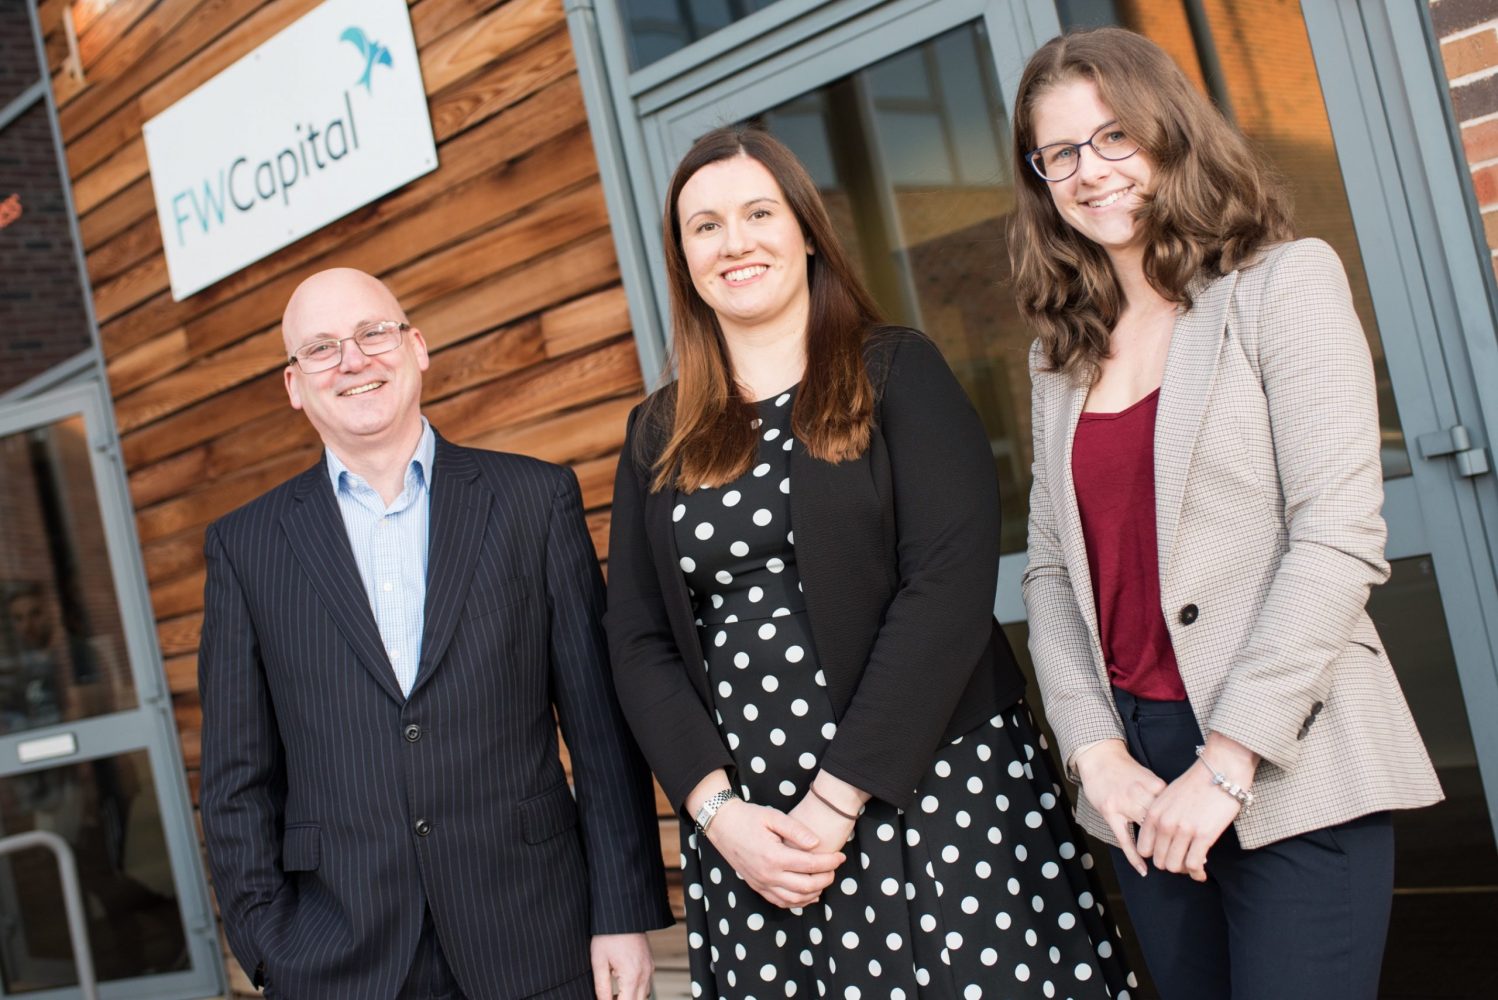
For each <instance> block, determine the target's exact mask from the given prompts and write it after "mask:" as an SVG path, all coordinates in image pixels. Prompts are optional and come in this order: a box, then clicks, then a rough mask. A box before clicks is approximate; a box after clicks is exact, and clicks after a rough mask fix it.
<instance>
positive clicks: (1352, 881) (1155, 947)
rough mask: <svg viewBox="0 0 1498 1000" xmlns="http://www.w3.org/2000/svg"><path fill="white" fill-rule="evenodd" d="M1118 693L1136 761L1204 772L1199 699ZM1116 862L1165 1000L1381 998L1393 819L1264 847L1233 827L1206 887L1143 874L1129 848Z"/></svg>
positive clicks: (1376, 818)
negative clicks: (1246, 841) (1247, 845)
mask: <svg viewBox="0 0 1498 1000" xmlns="http://www.w3.org/2000/svg"><path fill="white" fill-rule="evenodd" d="M1113 694H1114V701H1115V702H1116V704H1117V705H1118V711H1119V715H1120V717H1121V718H1122V719H1123V723H1124V732H1125V734H1126V736H1127V739H1128V744H1129V752H1130V754H1131V755H1132V756H1133V757H1134V759H1135V760H1137V761H1139V762H1140V763H1141V764H1143V765H1144V766H1145V767H1147V768H1149V769H1150V770H1151V771H1154V772H1155V773H1156V774H1158V775H1159V776H1160V777H1161V778H1162V779H1164V780H1165V781H1167V782H1169V781H1173V780H1175V778H1176V777H1178V776H1179V775H1180V774H1182V773H1183V772H1184V771H1185V770H1186V769H1187V768H1188V767H1193V766H1196V767H1200V766H1201V765H1200V764H1197V763H1196V747H1197V746H1199V745H1200V744H1201V743H1202V732H1201V728H1200V727H1199V726H1198V725H1197V721H1196V717H1195V715H1193V714H1192V711H1191V705H1190V703H1189V702H1185V701H1178V702H1172V701H1150V700H1148V699H1144V698H1137V697H1135V696H1134V695H1131V694H1129V693H1128V692H1127V691H1122V690H1120V689H1118V688H1114V689H1113ZM1348 752H1349V753H1355V752H1356V750H1355V749H1353V748H1349V751H1348ZM1349 766H1350V765H1349ZM1113 861H1114V869H1115V871H1117V873H1118V880H1119V883H1120V885H1121V887H1122V889H1123V895H1124V902H1125V904H1126V905H1127V906H1128V909H1129V916H1130V918H1131V919H1132V920H1133V922H1134V928H1135V931H1136V932H1137V934H1138V935H1139V944H1140V947H1141V949H1142V950H1143V952H1144V960H1145V963H1146V964H1147V965H1148V966H1149V970H1150V975H1151V976H1153V977H1154V980H1155V984H1156V985H1157V986H1158V987H1159V989H1160V995H1161V998H1162V1000H1373V998H1375V997H1377V995H1378V975H1379V967H1380V965H1381V964H1382V961H1383V951H1384V939H1385V937H1386V936H1387V934H1388V930H1389V908H1390V906H1391V904H1392V902H1393V894H1394V830H1393V825H1392V823H1391V821H1390V819H1389V814H1388V813H1386V812H1384V813H1374V814H1372V815H1368V816H1362V817H1359V818H1358V819H1355V820H1352V821H1351V822H1348V823H1342V824H1340V825H1337V826H1332V827H1325V828H1323V829H1320V830H1312V831H1311V832H1309V833H1304V834H1301V835H1300V836H1298V837H1291V838H1289V839H1287V840H1282V841H1278V842H1276V843H1273V844H1267V845H1265V846H1263V847H1259V848H1256V849H1254V850H1252V851H1249V850H1244V849H1243V847H1242V846H1240V845H1239V843H1238V838H1237V836H1236V834H1235V833H1234V832H1233V828H1232V827H1228V829H1227V830H1226V831H1225V832H1224V833H1223V835H1222V837H1221V838H1220V839H1219V840H1218V841H1217V843H1216V844H1215V845H1214V846H1213V847H1212V849H1211V850H1210V851H1208V852H1207V876H1208V878H1207V881H1206V882H1204V883H1203V882H1194V881H1192V880H1191V879H1190V878H1189V877H1188V876H1185V875H1175V874H1171V873H1170V872H1165V871H1160V870H1159V869H1157V868H1154V867H1153V866H1151V867H1150V869H1149V874H1148V875H1147V876H1145V877H1144V878H1140V877H1139V875H1138V874H1137V873H1136V872H1135V871H1134V870H1133V869H1132V868H1130V867H1129V864H1128V862H1127V861H1126V860H1125V859H1124V856H1123V852H1122V851H1120V850H1118V849H1117V848H1113Z"/></svg>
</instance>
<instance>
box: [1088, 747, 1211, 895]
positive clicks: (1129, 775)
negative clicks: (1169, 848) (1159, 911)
mask: <svg viewBox="0 0 1498 1000" xmlns="http://www.w3.org/2000/svg"><path fill="white" fill-rule="evenodd" d="M1072 766H1073V767H1074V768H1075V769H1076V771H1077V777H1079V778H1080V779H1081V781H1082V794H1083V795H1085V796H1087V801H1088V802H1089V803H1091V804H1092V808H1094V809H1096V810H1097V811H1098V812H1099V813H1100V814H1101V815H1102V817H1103V819H1104V820H1105V821H1106V822H1107V824H1108V828H1109V829H1110V830H1112V831H1113V836H1114V838H1115V839H1116V840H1117V841H1118V846H1119V849H1120V850H1122V851H1123V852H1124V857H1126V858H1128V859H1129V865H1130V866H1131V867H1132V868H1133V869H1134V870H1135V871H1136V872H1138V873H1139V874H1140V876H1141V877H1143V876H1144V875H1145V874H1146V873H1147V872H1148V871H1149V867H1148V866H1147V865H1146V864H1145V863H1144V858H1143V857H1141V856H1140V851H1139V850H1137V849H1136V848H1135V846H1134V832H1133V831H1132V830H1130V829H1129V824H1130V823H1138V824H1140V825H1141V826H1142V825H1143V824H1144V821H1145V818H1146V816H1148V814H1149V809H1150V805H1151V803H1153V802H1154V801H1155V797H1156V796H1158V795H1159V794H1160V793H1161V792H1162V791H1164V790H1165V782H1164V781H1161V780H1160V776H1159V775H1157V774H1155V772H1153V771H1151V770H1150V769H1149V768H1147V767H1145V766H1144V765H1143V764H1141V763H1139V762H1138V761H1137V760H1135V759H1134V758H1133V757H1130V756H1129V748H1128V745H1127V744H1125V743H1124V741H1123V740H1103V741H1102V742H1101V743H1095V744H1093V745H1092V746H1090V747H1088V748H1087V749H1085V750H1083V751H1082V752H1081V753H1079V754H1077V756H1076V758H1075V759H1074V760H1073V762H1072ZM1217 794H1218V795H1219V796H1222V793H1221V792H1218V793H1217ZM1222 797H1223V798H1226V796H1222Z"/></svg>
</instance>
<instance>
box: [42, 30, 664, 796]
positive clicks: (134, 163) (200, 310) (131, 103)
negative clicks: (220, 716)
mask: <svg viewBox="0 0 1498 1000" xmlns="http://www.w3.org/2000/svg"><path fill="white" fill-rule="evenodd" d="M316 4H317V0H115V2H114V3H113V4H110V5H98V4H92V5H91V4H78V5H74V6H73V7H72V10H71V13H70V12H69V5H68V4H66V3H64V2H63V0H42V2H41V3H40V5H39V13H40V17H41V24H42V27H43V31H44V34H45V41H46V51H47V56H48V59H49V61H50V63H51V67H50V69H51V74H52V85H53V91H54V94H55V96H56V99H57V104H58V111H59V120H60V124H61V127H62V133H63V140H64V146H65V149H66V155H67V166H68V172H69V175H70V178H71V181H72V185H73V198H74V205H75V208H76V210H77V212H78V216H79V228H80V232H81V234H82V240H83V250H84V256H85V260H86V263H87V269H88V274H89V278H90V280H91V282H92V285H93V300H94V309H95V314H96V316H97V319H98V323H99V332H100V337H101V340H102V341H103V346H104V353H105V357H106V361H107V365H108V373H109V381H110V391H111V393H112V395H113V397H114V407H115V415H116V420H117V423H118V426H119V430H120V435H121V440H122V447H123V454H124V460H125V465H126V469H127V472H128V475H129V483H130V494H131V499H132V500H133V502H134V504H135V510H136V526H137V531H138V534H139V538H140V542H141V546H142V550H143V553H144V557H145V565H146V572H147V577H148V581H149V584H150V588H151V601H152V606H153V608H154V610H155V614H156V618H157V634H158V636H159V638H160V643H161V648H162V652H163V654H164V656H165V658H166V660H165V665H166V674H167V679H168V683H169V686H170V688H171V691H172V692H173V697H174V699H175V702H176V706H175V707H176V711H177V718H178V722H179V729H180V731H181V734H182V743H183V751H184V756H185V757H186V760H187V766H188V770H189V781H190V785H191V787H193V788H194V790H195V789H196V774H195V771H196V767H197V761H198V739H197V729H198V726H199V725H200V719H201V711H200V709H199V707H198V702H197V692H196V650H197V642H198V632H199V628H200V624H201V617H202V589H203V574H204V568H203V557H202V542H203V530H204V528H205V527H206V526H207V524H208V523H209V522H211V521H212V520H213V519H215V518H217V517H220V516H222V515H223V514H225V513H227V512H228V511H230V510H232V509H234V508H235V507H237V506H239V505H240V504H242V503H244V502H246V501H247V500H249V499H251V498H253V497H254V496H256V495H257V494H259V493H261V492H263V491H264V490H266V489H269V488H270V487H272V486H274V485H276V484H277V483H279V482H281V481H283V480H285V479H287V478H289V477H290V476H292V475H294V474H296V473H297V472H299V471H300V470H302V469H304V468H306V467H307V466H308V465H309V464H311V463H312V462H313V461H315V460H316V459H317V457H318V455H319V453H320V445H319V443H318V440H317V437H316V435H315V433H314V432H313V430H312V428H311V427H310V425H308V423H307V421H306V419H305V418H304V417H303V416H302V415H301V414H299V413H297V412H295V411H293V410H292V409H291V408H290V407H289V405H288V403H287V400H286V394H285V389H284V388H283V385H282V368H283V365H284V362H285V358H284V350H283V348H282V344H281V334H280V326H279V323H280V315H281V310H282V309H283V307H284V306H285V303H286V300H287V298H288V297H289V296H290V294H291V291H292V290H293V289H294V288H295V287H296V285H297V284H298V283H299V282H300V281H301V280H302V279H303V278H305V277H306V276H307V275H309V274H311V273H313V272H314V271H317V270H320V269H322V268H325V267H331V266H349V267H357V268H361V269H363V270H366V271H369V272H371V273H373V274H375V275H377V276H379V277H380V278H381V279H382V280H384V281H385V282H386V283H387V284H389V285H390V287H391V288H392V289H393V290H394V292H395V294H396V296H397V297H398V298H399V299H400V300H401V303H402V305H403V306H404V307H405V308H406V311H407V313H408V314H409V316H410V318H411V320H412V322H413V323H415V324H416V325H417V326H418V327H420V328H421V330H422V331H423V333H425V335H426V338H427V343H428V344H429V346H430V347H431V349H432V352H433V356H432V367H431V370H430V371H429V372H428V373H427V378H426V383H425V387H424V393H423V405H424V409H425V412H426V413H427V415H428V416H429V417H430V419H431V420H432V423H433V424H434V426H436V427H437V428H438V430H439V431H441V432H442V433H443V434H444V435H446V436H447V437H449V438H450V439H452V440H455V441H458V442H462V443H471V444H474V445H477V446H480V447H488V448H499V449H505V450H510V451H518V452H524V453H527V454H531V455H536V456H539V457H541V458H545V459H548V460H550V461H554V462H563V463H568V464H570V465H572V467H573V468H574V469H575V470H576V471H577V474H578V478H579V480H580V482H581V483H582V488H583V499H584V505H585V507H586V508H587V517H588V523H589V529H590V531H591V533H592V536H593V539H594V541H595V544H597V546H598V548H599V552H600V555H606V554H607V553H606V552H605V551H604V549H605V546H606V545H607V537H608V509H607V508H608V503H609V498H610V495H611V492H612V487H613V473H614V465H615V462H616V460H617V455H618V451H619V448H620V446H621V443H622V441H623V436H624V421H625V416H626V415H627V413H628V411H629V408H630V407H631V406H632V405H633V404H634V403H635V402H636V401H637V400H638V399H639V398H640V395H641V391H642V385H641V377H640V371H639V366H638V363H637V361H636V356H635V351H634V344H633V341H632V338H631V335H630V334H631V331H630V323H629V313H628V308H627V303H626V302H625V297H624V291H623V289H622V287H621V286H620V284H619V268H618V262H617V260H616V259H615V256H614V247H613V242H612V239H611V237H610V234H609V229H608V213H607V210H606V207H605V205H604V200H603V193H602V189H601V187H600V185H599V180H598V164H597V160H596V158H595V156H594V152H593V147H592V144H591V141H590V139H589V135H588V130H587V120H586V116H585V113H584V109H583V101H582V94H581V89H580V86H579V83H578V79H577V69H576V66H575V64H574V61H573V55H572V46H571V40H570V38H569V36H568V33H567V27H566V21H565V18H564V15H563V11H562V2H561V0H504V2H495V0H411V2H410V11H411V20H412V25H413V28H414V30H415V36H416V41H417V46H418V49H419V51H420V55H421V64H422V79H423V82H424V85H425V88H426V91H427V94H428V98H429V108H430V112H431V118H432V126H433V130H434V132H435V134H436V138H437V142H438V160H439V166H438V169H437V170H435V171H434V172H432V173H430V174H427V175H425V176H423V177H421V178H419V179H417V180H415V181H413V182H412V183H410V184H407V185H406V186H405V187H403V188H401V189H399V190H397V191H395V192H392V193H391V194H389V195H387V196H386V197H384V198H382V199H380V200H379V201H377V202H375V203H373V204H370V205H367V206H365V207H363V208H361V209H359V210H357V211H355V212H353V213H351V214H349V215H347V216H345V217H344V218H342V219H339V220H337V221H336V222H334V223H332V224H331V225H328V226H326V227H324V228H323V229H321V230H319V231H317V232H315V233H312V234H310V235H308V236H306V237H305V238H303V239H301V240H299V241H297V242H296V243H294V244H292V245H291V246H288V247H285V248H283V249H281V250H280V251H278V252H277V253H275V254H273V255H272V256H270V257H268V258H266V259H264V260H261V261H258V262H256V263H255V264H253V265H251V266H250V267H247V268H245V269H244V270H241V271H239V272H237V273H235V274H233V275H230V276H229V277H227V278H225V279H223V280H221V281H219V282H217V283H216V284H214V285H212V286H210V287H209V288H206V289H204V290H202V291H201V292H199V293H198V294H196V295H193V296H191V297H190V298H188V299H185V300H184V301H182V302H174V301H172V297H171V294H170V291H169V288H168V282H167V272H166V260H165V257H164V255H163V253H162V246H161V232H160V229H159V227H158V225H157V221H156V216H155V206H154V203H153V200H152V193H151V184H150V178H149V177H148V170H147V163H146V156H145V147H144V142H143V139H142V135H141V128H142V125H143V123H144V122H145V121H147V120H149V119H150V118H151V117H152V116H154V115H156V114H158V113H160V112H161V111H162V110H164V109H165V108H167V107H169V106H170V105H172V104H173V103H174V102H176V101H178V100H180V99H181V98H182V97H184V96H186V95H187V94H188V93H190V92H191V91H192V90H194V89H195V88H197V87H198V86H200V85H202V84H203V83H204V82H206V81H207V80H209V79H210V78H211V77H213V76H214V75H215V74H217V73H219V72H220V71H222V70H223V69H225V68H227V67H228V66H229V65H231V64H232V63H233V62H234V61H235V60H237V59H239V58H241V57H242V56H244V55H245V54H246V53H248V52H249V51H250V50H252V49H253V48H255V47H256V46H258V45H260V44H261V43H263V42H265V41H266V40H268V39H269V38H270V37H272V36H273V35H274V34H276V33H277V32H279V31H280V30H282V29H283V28H285V27H286V26H288V25H289V24H291V23H292V22H293V21H294V20H296V19H297V18H298V17H300V16H302V15H303V14H305V13H306V12H307V11H309V10H311V9H312V8H313V7H315V6H316ZM65 16H71V17H73V26H74V28H75V29H76V31H77V36H78V54H79V59H80V62H81V68H82V77H81V79H80V78H79V77H78V76H77V75H76V74H73V73H70V72H67V71H66V70H65V67H64V63H65V61H66V60H67V59H68V47H67V44H66V40H65V37H64V29H63V18H64V17H65Z"/></svg>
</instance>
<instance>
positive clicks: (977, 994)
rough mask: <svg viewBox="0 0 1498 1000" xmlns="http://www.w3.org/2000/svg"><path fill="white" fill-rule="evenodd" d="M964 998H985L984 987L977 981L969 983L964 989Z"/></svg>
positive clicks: (970, 999) (971, 999)
mask: <svg viewBox="0 0 1498 1000" xmlns="http://www.w3.org/2000/svg"><path fill="white" fill-rule="evenodd" d="M962 997H963V1000H983V987H981V986H979V985H978V984H977V983H969V984H968V986H967V988H966V989H964V990H963V991H962Z"/></svg>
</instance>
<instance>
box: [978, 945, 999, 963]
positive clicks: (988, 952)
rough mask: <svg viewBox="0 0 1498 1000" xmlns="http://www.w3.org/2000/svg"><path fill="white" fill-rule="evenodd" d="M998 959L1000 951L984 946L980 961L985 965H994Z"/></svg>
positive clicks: (979, 957)
mask: <svg viewBox="0 0 1498 1000" xmlns="http://www.w3.org/2000/svg"><path fill="white" fill-rule="evenodd" d="M998 960H999V953H998V952H996V951H994V950H993V949H992V948H984V949H983V952H982V954H980V955H979V956H978V961H980V962H982V963H983V964H984V965H993V964H994V963H995V962H997V961H998Z"/></svg>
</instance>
